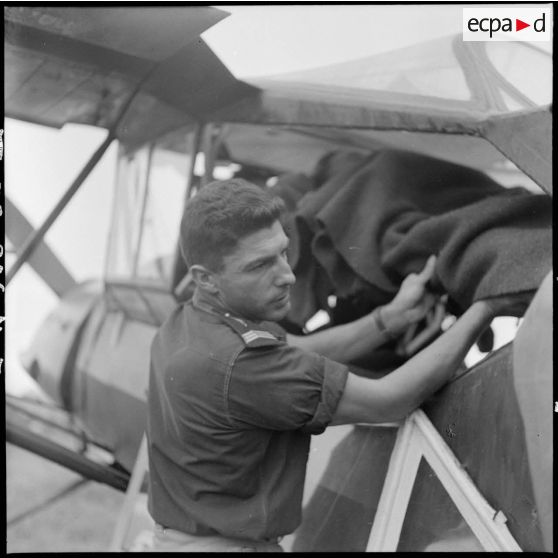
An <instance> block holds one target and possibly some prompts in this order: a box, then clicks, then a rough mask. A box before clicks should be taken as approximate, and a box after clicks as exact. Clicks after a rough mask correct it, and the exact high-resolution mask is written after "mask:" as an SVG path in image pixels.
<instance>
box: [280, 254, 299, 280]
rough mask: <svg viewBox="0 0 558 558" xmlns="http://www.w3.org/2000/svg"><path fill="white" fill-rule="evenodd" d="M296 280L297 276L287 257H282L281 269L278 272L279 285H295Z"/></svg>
mask: <svg viewBox="0 0 558 558" xmlns="http://www.w3.org/2000/svg"><path fill="white" fill-rule="evenodd" d="M295 281H296V277H295V275H294V273H293V270H292V269H291V266H290V265H289V262H288V261H287V260H286V259H281V260H280V263H279V269H278V272H277V284H278V285H293V284H294V282H295Z"/></svg>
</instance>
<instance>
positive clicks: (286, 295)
mask: <svg viewBox="0 0 558 558" xmlns="http://www.w3.org/2000/svg"><path fill="white" fill-rule="evenodd" d="M289 298H290V292H289V291H287V292H286V293H283V294H282V295H281V296H278V297H277V298H274V299H273V302H275V303H276V304H284V303H286V302H287V301H288V300H289Z"/></svg>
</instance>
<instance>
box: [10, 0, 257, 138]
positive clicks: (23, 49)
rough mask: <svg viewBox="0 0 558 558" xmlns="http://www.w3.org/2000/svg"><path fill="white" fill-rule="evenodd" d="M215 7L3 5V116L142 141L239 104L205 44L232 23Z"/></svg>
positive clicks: (240, 91)
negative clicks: (208, 33) (213, 30)
mask: <svg viewBox="0 0 558 558" xmlns="http://www.w3.org/2000/svg"><path fill="white" fill-rule="evenodd" d="M227 15H228V14H227V12H224V11H222V10H218V9H215V8H209V7H187V8H185V7H176V8H175V7H163V8H160V7H157V8H155V7H141V8H140V7H136V8H133V9H130V8H126V7H122V8H121V7H102V8H97V7H94V8H92V7H87V8H68V7H63V8H55V7H49V8H45V7H35V6H33V7H6V8H5V9H4V18H5V68H6V70H5V105H4V106H5V109H4V110H5V115H6V116H8V117H12V118H17V119H20V120H24V121H29V122H33V123H38V124H43V125H47V126H54V127H61V126H63V125H64V124H65V123H67V122H72V123H81V124H90V125H93V126H99V127H104V128H110V127H111V125H112V124H113V122H114V120H115V119H116V116H117V115H118V113H119V110H120V108H121V107H122V106H123V104H124V103H125V102H126V100H127V99H128V98H129V96H130V95H131V94H132V92H133V91H134V90H135V88H136V87H137V86H138V84H140V83H142V82H143V83H142V90H141V91H140V93H139V94H138V95H137V97H136V99H135V101H134V103H133V104H132V106H131V107H130V110H129V111H128V113H127V115H126V117H125V118H124V120H123V121H122V122H121V124H120V126H119V128H118V130H117V137H118V139H120V140H122V141H123V142H124V143H126V144H128V145H133V144H137V143H143V142H144V141H146V140H148V139H150V138H152V137H157V136H158V135H160V134H162V133H164V132H166V131H168V130H172V129H174V128H176V127H177V126H180V125H185V124H188V122H191V121H194V120H196V119H198V118H200V117H201V116H202V115H203V114H204V113H206V112H207V111H208V110H214V109H216V108H217V107H218V106H220V105H224V104H228V103H230V102H233V101H235V100H238V99H239V98H240V97H242V96H243V95H245V94H247V93H249V92H251V91H252V90H253V88H251V87H250V86H248V85H246V84H243V83H242V82H240V81H239V80H237V79H236V78H235V77H234V76H233V75H232V74H231V73H230V72H229V71H228V70H227V69H226V67H225V66H224V65H223V64H222V63H221V62H220V60H219V59H218V58H217V57H216V56H215V55H214V54H213V52H212V51H211V49H209V47H208V46H207V45H206V44H205V43H204V42H203V41H202V40H201V39H200V38H199V35H200V34H201V33H203V32H204V31H205V30H207V29H208V28H209V27H211V26H212V25H214V24H215V23H217V22H218V21H220V20H221V19H223V18H224V17H226V16H227Z"/></svg>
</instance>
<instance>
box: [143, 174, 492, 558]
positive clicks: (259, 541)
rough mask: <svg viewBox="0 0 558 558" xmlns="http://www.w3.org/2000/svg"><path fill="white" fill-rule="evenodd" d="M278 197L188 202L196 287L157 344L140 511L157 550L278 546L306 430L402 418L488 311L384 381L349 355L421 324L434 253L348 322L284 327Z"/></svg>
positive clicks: (430, 303) (428, 305)
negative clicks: (146, 490)
mask: <svg viewBox="0 0 558 558" xmlns="http://www.w3.org/2000/svg"><path fill="white" fill-rule="evenodd" d="M281 212H282V202H281V201H280V200H279V199H278V198H274V197H272V196H271V194H269V193H268V191H266V190H263V189H260V188H259V187H257V186H254V185H251V184H249V183H247V182H245V181H243V180H231V181H228V182H223V183H213V184H210V185H208V186H206V187H204V188H203V189H202V190H201V191H200V192H199V193H198V194H197V195H196V196H195V197H194V198H193V199H192V200H191V201H190V202H189V203H188V205H187V208H186V210H185V214H184V217H183V220H182V224H181V238H180V242H181V248H182V251H183V255H184V257H185V260H186V262H187V264H188V268H189V270H190V272H191V274H192V277H193V280H194V281H195V284H196V290H195V294H194V296H193V299H192V300H191V301H190V302H187V303H186V304H184V305H181V306H180V307H179V308H178V309H177V310H176V311H175V312H174V313H173V314H172V315H171V316H170V317H169V319H168V320H167V321H166V322H165V324H164V325H163V326H162V327H161V329H160V331H159V333H158V334H157V336H156V338H155V340H154V342H153V346H152V362H151V375H150V386H149V421H148V442H149V467H150V494H149V510H150V513H151V515H152V517H153V519H154V520H155V522H156V524H157V529H156V534H155V537H154V549H155V550H162V551H199V550H208V551H223V550H230V551H242V550H245V551H280V550H281V548H280V546H279V545H278V539H279V538H280V537H282V536H283V535H285V534H288V533H291V532H292V531H293V530H294V529H296V527H297V526H298V524H299V523H300V518H301V501H302V492H303V486H304V477H305V468H306V463H307V459H308V451H309V444H310V435H311V434H320V433H321V432H323V431H324V429H325V428H326V427H327V426H328V425H334V424H348V423H358V422H368V423H375V422H386V421H393V420H398V419H402V418H403V417H405V416H406V415H407V414H409V413H410V412H411V411H413V410H414V409H415V408H416V407H418V406H419V405H420V404H421V402H422V401H424V399H425V398H427V397H428V396H430V395H431V394H432V393H433V392H435V391H436V390H437V389H438V388H440V387H441V386H442V385H443V384H444V383H445V382H446V381H447V380H449V379H450V377H451V376H452V374H453V373H454V372H455V370H457V368H458V366H459V364H460V363H461V362H462V360H463V358H464V356H465V354H466V353H467V351H468V349H469V348H470V346H471V345H472V344H473V342H474V341H475V339H476V337H477V336H478V335H479V334H480V333H481V332H482V330H483V329H484V328H485V327H486V325H487V324H488V323H489V321H490V319H491V317H492V316H493V315H494V311H493V310H492V308H491V306H490V305H489V304H488V303H486V302H478V303H475V304H473V305H472V306H471V308H469V310H467V312H465V313H464V314H463V316H462V317H461V318H460V319H459V320H458V321H457V322H456V323H455V324H454V325H453V326H452V327H451V328H450V329H449V330H448V331H447V332H446V333H444V334H443V335H442V336H441V337H439V338H438V339H437V340H436V341H434V342H433V343H432V344H431V345H430V346H429V347H427V348H426V349H424V350H423V351H421V352H420V353H418V354H416V355H415V356H414V357H413V358H411V359H410V360H408V361H407V362H406V363H405V364H403V365H402V366H401V367H399V368H398V369H396V370H394V371H393V372H391V373H389V374H388V375H386V376H385V377H383V378H381V379H376V380H373V379H367V378H363V377H360V376H357V375H355V374H353V373H351V372H350V366H347V364H346V363H350V362H351V361H353V360H355V359H356V358H359V357H361V356H362V355H364V354H366V353H367V352H369V351H372V350H374V348H376V347H378V346H380V345H382V344H383V343H385V342H386V341H387V339H388V338H391V337H393V336H396V335H398V334H399V333H401V332H403V331H404V330H406V329H407V328H408V327H409V326H410V325H411V324H414V323H416V322H417V321H419V320H421V319H422V318H423V317H424V316H425V315H426V314H427V313H428V312H430V311H431V310H432V309H433V307H434V306H435V304H436V301H437V299H436V297H435V296H434V295H432V294H431V293H429V292H428V283H429V281H430V280H431V279H433V278H434V267H435V258H434V257H431V258H430V259H429V260H428V262H427V263H426V266H425V268H424V269H423V270H422V271H421V272H420V273H418V274H412V275H410V276H408V277H407V278H406V279H405V280H404V281H403V283H402V286H401V288H400V290H399V292H398V294H397V295H396V296H395V298H394V299H393V301H392V302H391V303H390V304H388V305H386V306H384V307H382V308H379V309H376V310H375V311H374V312H372V313H371V314H369V315H366V316H364V317H362V318H360V319H359V320H356V321H355V322H352V323H349V324H344V325H340V326H336V327H332V328H329V329H327V330H323V331H320V332H318V333H315V334H312V335H307V336H300V337H298V336H293V335H286V334H285V332H284V330H283V329H282V328H281V327H280V326H278V325H277V322H278V321H280V320H281V319H282V318H284V317H285V316H286V314H287V312H288V311H289V308H290V302H289V288H290V286H291V285H292V284H293V283H294V281H295V277H294V275H293V273H292V271H291V268H290V267H289V264H288V261H287V248H288V243H289V240H288V237H287V235H286V234H285V231H284V230H283V228H282V225H281V220H280V219H281Z"/></svg>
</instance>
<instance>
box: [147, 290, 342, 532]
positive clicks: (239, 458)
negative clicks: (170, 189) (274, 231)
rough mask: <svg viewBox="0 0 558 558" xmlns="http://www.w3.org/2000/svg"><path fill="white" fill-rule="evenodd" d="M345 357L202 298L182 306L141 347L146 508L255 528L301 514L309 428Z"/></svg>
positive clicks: (208, 525) (323, 412)
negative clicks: (296, 342) (291, 341)
mask: <svg viewBox="0 0 558 558" xmlns="http://www.w3.org/2000/svg"><path fill="white" fill-rule="evenodd" d="M347 373H348V369H347V367H346V366H344V365H342V364H339V363H337V362H334V361H331V360H328V359H327V358H325V357H323V356H320V355H318V354H315V353H310V352H306V351H302V350H300V349H298V348H296V347H292V346H290V345H288V344H287V343H286V341H285V332H284V330H283V329H282V328H280V327H279V326H278V325H277V324H274V323H271V322H259V323H251V322H246V321H245V320H242V319H239V318H237V317H233V316H231V315H229V314H227V313H225V312H224V311H222V310H221V309H219V308H217V307H216V306H215V305H214V304H213V303H211V301H207V300H204V299H203V298H202V297H201V296H200V294H199V293H196V295H195V296H194V301H193V302H192V301H191V302H188V303H186V304H184V305H182V306H180V307H179V308H178V309H177V310H176V311H175V312H174V313H173V314H172V315H171V316H170V317H169V319H168V320H167V321H166V322H165V324H163V326H162V327H161V329H160V330H159V332H158V334H157V335H156V337H155V339H154V342H153V345H152V351H151V372H150V383H149V396H148V403H149V417H148V431H147V434H148V446H149V469H150V483H149V485H150V486H149V510H150V513H151V515H152V517H153V519H154V520H155V521H156V522H157V523H159V524H161V525H163V526H164V527H168V528H172V529H178V530H180V531H184V532H186V533H191V534H199V535H205V534H215V533H220V534H222V535H226V536H229V537H239V538H248V539H255V540H265V539H273V538H275V537H278V536H282V535H285V534H287V533H291V532H292V531H294V529H296V527H297V526H298V525H299V523H300V519H301V505H302V493H303V487H304V477H305V470H306V462H307V459H308V451H309V445H310V434H319V433H321V432H323V431H324V430H325V428H326V426H327V425H328V424H329V422H330V421H331V419H332V416H333V414H334V412H335V410H336V408H337V405H338V402H339V399H340V397H341V395H342V392H343V389H344V386H345V382H346V379H347Z"/></svg>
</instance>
